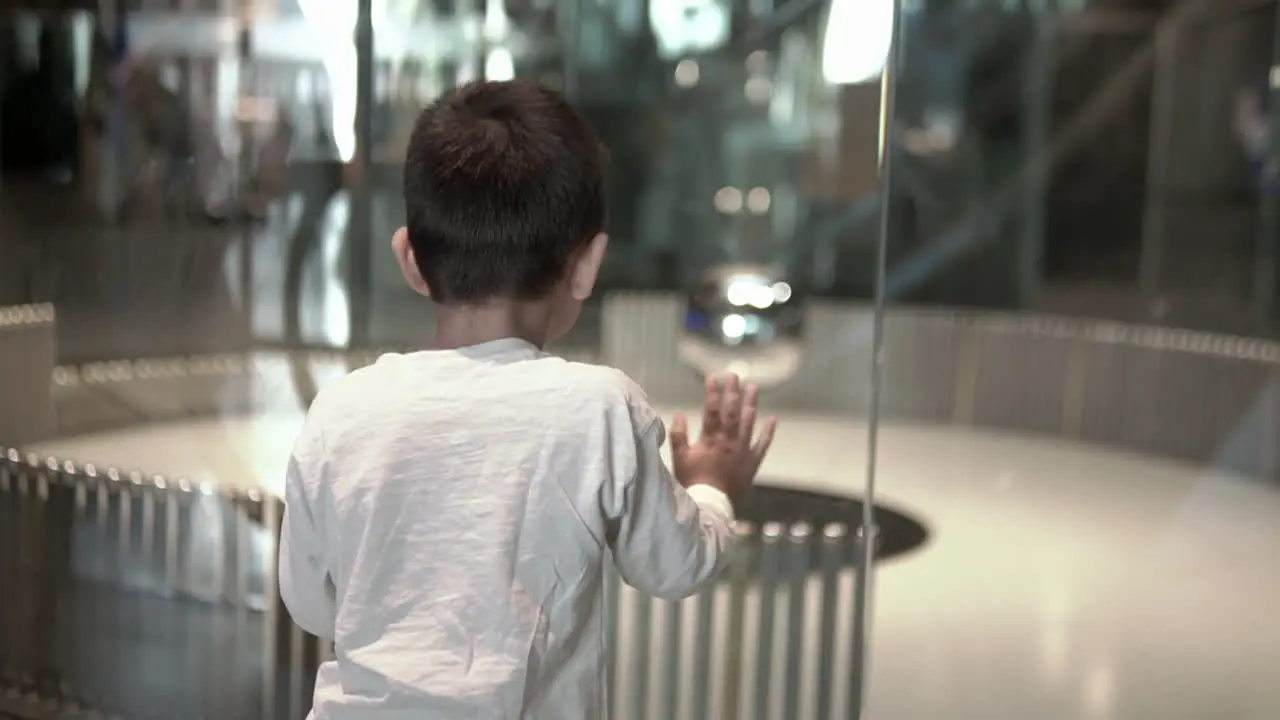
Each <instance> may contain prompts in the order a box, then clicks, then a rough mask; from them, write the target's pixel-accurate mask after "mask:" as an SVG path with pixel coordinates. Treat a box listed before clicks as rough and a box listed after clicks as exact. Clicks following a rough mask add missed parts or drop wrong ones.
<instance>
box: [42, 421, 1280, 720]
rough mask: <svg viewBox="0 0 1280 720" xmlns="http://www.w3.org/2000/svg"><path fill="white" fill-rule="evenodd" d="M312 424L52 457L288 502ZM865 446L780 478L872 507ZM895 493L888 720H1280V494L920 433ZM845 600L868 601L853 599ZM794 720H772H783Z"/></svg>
mask: <svg viewBox="0 0 1280 720" xmlns="http://www.w3.org/2000/svg"><path fill="white" fill-rule="evenodd" d="M299 421H300V417H299V415H298V414H297V412H293V413H289V412H284V411H279V412H273V413H268V414H264V415H261V416H258V417H252V418H249V419H243V420H208V421H190V422H179V423H168V424H165V425H161V426H157V427H145V428H132V429H124V430H119V431H113V432H109V433H103V434H95V435H90V436H85V437H79V438H67V439H63V440H59V441H57V442H53V443H48V444H45V445H42V446H38V447H37V448H35V449H36V450H39V451H41V452H47V453H51V454H55V455H57V456H59V457H62V458H73V459H74V458H85V459H88V458H92V459H93V460H94V461H95V462H97V463H99V464H100V465H104V464H108V463H110V464H117V465H119V466H121V467H127V468H134V467H137V468H146V469H147V470H149V471H153V472H163V473H171V474H174V475H180V476H186V477H190V478H192V479H193V480H207V481H210V482H219V481H221V482H234V483H237V484H239V485H242V486H249V485H252V486H258V487H261V488H264V489H266V490H267V491H269V492H278V491H279V489H280V478H281V477H282V474H283V469H284V466H285V460H286V457H287V453H288V448H289V444H290V442H291V440H292V437H293V435H294V433H295V432H296V431H297V428H298V423H299ZM865 432H866V431H865V428H864V427H863V426H862V425H861V424H859V423H857V422H851V421H843V420H838V419H832V418H819V417H807V416H803V415H789V416H786V417H784V418H783V419H782V424H781V429H780V430H779V435H778V440H777V444H776V446H775V450H774V452H773V454H772V455H771V456H770V458H769V460H768V462H767V464H766V467H765V469H764V472H765V474H767V475H768V476H769V478H771V480H770V482H772V483H775V484H779V485H783V486H787V487H794V488H801V489H808V490H817V491H822V492H828V493H832V494H836V495H853V494H860V493H861V492H862V490H863V488H862V482H863V468H864V466H865V454H864V446H865ZM878 477H879V494H878V500H879V501H880V502H882V503H884V504H885V505H887V506H888V507H892V508H895V509H899V510H901V511H903V512H904V513H907V514H909V515H910V516H912V517H914V518H916V519H918V520H920V521H921V522H922V523H923V524H924V525H926V526H927V528H928V531H929V540H928V542H927V544H926V545H925V546H923V547H921V548H920V549H918V550H916V551H914V552H911V553H908V554H905V555H901V556H898V557H896V558H893V559H891V560H889V561H887V562H886V563H884V564H882V565H881V566H880V567H879V569H878V571H877V574H876V576H875V580H874V586H875V595H874V621H873V641H872V643H873V644H872V663H871V666H870V673H871V674H870V690H869V692H870V712H869V713H868V714H867V717H868V718H883V719H885V720H899V719H911V720H916V719H919V720H927V719H931V718H939V719H942V718H975V719H977V718H1036V719H1037V720H1040V719H1045V720H1048V719H1053V718H1062V719H1064V720H1066V719H1068V718H1082V719H1083V718H1087V719H1089V720H1093V719H1095V718H1097V719H1103V718H1115V719H1123V720H1148V719H1151V720H1155V719H1157V718H1158V719H1159V720H1182V719H1185V720H1204V719H1206V718H1214V719H1215V720H1216V719H1218V718H1221V719H1223V720H1227V719H1239V720H1254V719H1257V720H1268V719H1270V718H1275V717H1280V688H1278V687H1277V685H1276V683H1275V678H1277V677H1280V623H1277V622H1276V621H1275V615H1274V613H1275V607H1276V600H1277V598H1280V492H1277V491H1276V490H1275V489H1274V488H1272V487H1268V486H1265V485H1261V484H1255V483H1253V482H1251V481H1249V480H1246V479H1243V478H1238V477H1232V476H1229V475H1224V474H1220V473H1217V472H1214V471H1212V470H1205V469H1201V468H1195V467H1190V466H1185V465H1179V464H1174V463H1168V462H1163V461H1160V460H1156V459H1152V458H1146V457H1139V456H1133V455H1126V454H1121V453H1116V452H1110V451H1102V450H1099V449H1097V448H1089V447H1081V446H1075V445H1071V444H1066V443H1062V442H1057V441H1051V440H1045V439H1040V438H1035V437H1018V436H1010V435H997V434H989V433H983V432H972V431H958V430H950V429H946V428H932V427H916V426H893V427H888V428H885V429H884V430H883V431H882V432H881V435H880V452H879V469H878ZM840 592H841V597H842V598H848V592H849V583H847V582H846V583H844V584H843V585H842V589H841V591H840ZM848 600H849V601H850V602H851V598H848ZM842 602H843V600H842ZM749 612H750V611H749ZM841 617H842V618H844V619H843V620H842V621H841V622H842V624H841V625H840V628H841V630H840V633H839V634H840V636H841V642H843V640H844V638H846V637H847V632H848V624H847V623H848V618H847V616H846V615H845V614H843V613H842V616H841ZM625 622H627V621H626V620H625V619H624V623H625ZM623 636H624V638H625V637H626V633H625V632H624V633H623ZM806 642H807V643H810V644H811V643H813V642H816V640H815V639H812V638H810V639H809V640H807V641H806ZM807 646H808V645H806V647H807ZM748 652H754V651H752V650H750V648H748ZM806 652H808V651H807V650H806ZM837 657H838V658H841V659H840V662H841V663H846V662H847V661H848V657H847V655H844V656H840V655H839V653H838V654H837ZM842 666H843V665H842ZM624 675H626V673H624ZM726 687H729V685H728V684H725V683H724V682H720V683H718V684H716V687H715V688H714V689H713V690H712V692H713V693H724V692H727V691H726V690H724V688H726ZM686 691H687V692H692V690H691V689H689V688H686ZM743 692H744V693H745V692H747V691H746V690H743ZM744 700H749V697H747V698H744ZM719 702H725V700H724V698H723V697H721V698H720V700H719ZM744 706H745V705H744ZM802 707H805V708H808V710H806V711H805V712H806V713H808V714H802V715H800V716H802V717H812V716H813V715H812V707H811V706H802ZM775 711H776V712H781V711H780V710H778V709H777V708H775ZM776 712H774V713H764V714H761V715H755V717H778V718H782V717H785V715H780V714H776ZM743 716H744V717H746V716H747V715H743ZM622 717H624V718H625V717H629V716H628V715H627V714H626V713H625V711H624V712H623V714H622Z"/></svg>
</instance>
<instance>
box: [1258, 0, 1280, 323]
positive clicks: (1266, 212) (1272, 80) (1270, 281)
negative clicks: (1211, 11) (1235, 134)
mask: <svg viewBox="0 0 1280 720" xmlns="http://www.w3.org/2000/svg"><path fill="white" fill-rule="evenodd" d="M1272 12H1273V13H1275V20H1274V21H1273V22H1274V26H1275V30H1274V31H1273V33H1272V46H1271V68H1270V70H1269V72H1268V73H1267V127H1268V133H1267V135H1268V138H1267V140H1268V145H1269V146H1268V148H1267V159H1266V167H1265V168H1263V182H1262V185H1261V186H1262V203H1261V208H1260V209H1261V218H1260V222H1259V223H1258V237H1257V248H1256V251H1255V252H1256V257H1255V258H1254V263H1253V268H1254V280H1253V305H1254V314H1255V315H1256V317H1257V322H1258V330H1259V333H1260V334H1269V329H1268V325H1269V324H1270V323H1271V322H1273V321H1274V320H1275V319H1276V283H1277V281H1280V277H1277V275H1280V267H1277V258H1276V256H1277V250H1276V242H1277V238H1276V231H1277V226H1278V225H1280V197H1277V196H1276V193H1277V186H1278V185H1280V182H1277V181H1280V8H1276V9H1273V10H1272Z"/></svg>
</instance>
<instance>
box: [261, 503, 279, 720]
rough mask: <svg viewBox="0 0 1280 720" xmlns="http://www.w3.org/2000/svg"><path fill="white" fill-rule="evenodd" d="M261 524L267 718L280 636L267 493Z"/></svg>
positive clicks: (274, 537)
mask: <svg viewBox="0 0 1280 720" xmlns="http://www.w3.org/2000/svg"><path fill="white" fill-rule="evenodd" d="M262 524H263V526H264V527H266V529H267V537H269V538H270V540H271V548H270V549H269V550H268V551H267V558H266V562H265V563H263V564H264V565H265V569H264V572H263V575H264V577H263V586H264V588H263V590H264V592H263V594H264V595H265V596H266V609H265V615H264V618H263V632H262V643H263V648H262V662H263V666H262V718H263V720H271V719H272V718H274V717H275V716H276V707H277V704H276V697H277V695H278V694H279V693H278V691H277V688H276V666H277V665H278V664H279V662H280V654H279V652H278V651H277V646H276V642H277V640H278V639H279V637H280V631H279V627H280V610H279V605H280V601H279V598H278V597H277V596H278V594H279V593H278V591H277V589H276V550H275V548H276V546H277V544H278V543H279V538H280V531H279V528H280V500H279V499H277V498H276V497H275V496H274V495H272V494H271V493H264V494H263V497H262Z"/></svg>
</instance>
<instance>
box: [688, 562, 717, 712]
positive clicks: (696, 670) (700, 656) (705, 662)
mask: <svg viewBox="0 0 1280 720" xmlns="http://www.w3.org/2000/svg"><path fill="white" fill-rule="evenodd" d="M715 598H716V591H715V586H712V587H709V588H707V589H706V590H703V591H702V592H701V593H700V594H699V595H698V601H697V602H698V607H697V615H696V619H695V621H694V627H695V629H696V632H695V634H694V644H693V687H694V688H695V693H694V698H693V718H694V720H710V718H711V703H712V701H713V697H712V693H711V691H710V688H711V643H712V637H713V633H714V632H715V625H714V623H715V616H714V614H713V610H714V609H715Z"/></svg>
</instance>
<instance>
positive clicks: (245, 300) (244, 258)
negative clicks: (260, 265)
mask: <svg viewBox="0 0 1280 720" xmlns="http://www.w3.org/2000/svg"><path fill="white" fill-rule="evenodd" d="M238 4H239V5H240V7H239V8H238V10H237V12H236V22H237V26H236V76H235V77H236V101H235V109H234V110H233V112H234V113H235V122H234V125H233V126H234V127H235V128H236V133H237V134H238V135H239V137H238V138H236V140H237V141H238V142H239V148H240V154H239V157H238V158H237V161H236V172H235V184H234V187H235V197H234V201H233V202H232V203H231V210H232V212H234V213H235V214H236V216H237V219H239V216H242V215H244V214H245V212H246V211H247V210H248V208H247V207H246V205H245V202H246V199H247V198H249V197H250V194H251V192H252V190H251V187H250V186H251V182H252V168H253V159H254V149H255V145H256V144H257V142H256V140H257V138H255V137H254V134H253V133H252V132H249V128H250V126H249V124H248V121H246V120H245V118H243V117H242V116H241V112H240V111H241V109H242V108H243V107H244V106H245V100H246V99H247V98H248V96H249V94H250V93H251V92H252V91H253V89H254V85H255V84H256V82H257V72H256V67H255V66H254V62H253V13H254V10H253V8H252V7H251V3H250V2H248V0H238ZM254 235H255V233H254V229H253V227H251V224H250V223H241V229H240V268H239V270H240V307H241V309H242V310H241V314H242V320H243V321H244V326H245V329H246V330H247V331H249V332H250V333H252V331H253V322H254V320H253V317H254V312H253V306H254V296H255V294H256V293H255V292H254V287H255V283H254V268H253V265H254V263H253V246H254V242H253V241H254Z"/></svg>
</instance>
